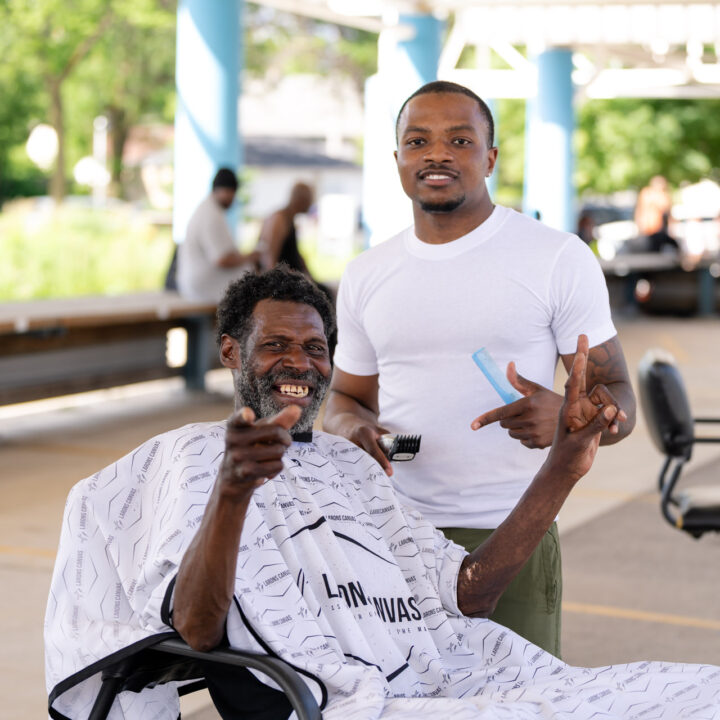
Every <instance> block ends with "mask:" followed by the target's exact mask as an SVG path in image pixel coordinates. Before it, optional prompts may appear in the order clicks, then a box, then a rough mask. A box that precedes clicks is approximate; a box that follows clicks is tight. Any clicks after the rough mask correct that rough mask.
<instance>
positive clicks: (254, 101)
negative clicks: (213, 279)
mask: <svg viewBox="0 0 720 720" xmlns="http://www.w3.org/2000/svg"><path fill="white" fill-rule="evenodd" d="M239 102H240V122H241V128H240V132H241V133H242V138H243V159H242V162H241V163H240V165H241V168H242V170H241V173H242V177H243V181H244V185H243V189H242V191H241V197H242V200H243V211H242V215H243V219H244V221H246V222H247V221H250V222H251V224H252V221H253V220H260V219H262V218H264V217H265V216H267V215H268V214H269V213H271V212H272V211H274V210H276V209H278V208H280V207H282V206H283V205H285V203H286V202H287V200H288V197H289V194H290V189H291V187H292V186H293V184H294V183H295V182H297V181H303V182H307V183H308V184H310V185H312V186H313V187H314V188H315V199H316V204H315V208H314V210H313V211H312V212H311V217H310V218H309V219H308V220H307V221H306V222H305V223H303V224H301V227H300V234H301V237H302V233H303V231H306V232H310V233H312V234H314V235H316V237H317V241H318V244H319V245H320V246H321V249H322V252H325V253H330V254H337V255H344V254H346V253H347V252H348V251H349V250H350V249H351V247H352V246H356V245H357V244H358V243H359V244H360V245H361V246H362V245H363V244H364V241H363V238H362V236H361V234H360V232H359V217H360V208H361V202H362V195H361V193H362V167H361V165H360V163H359V158H360V156H361V150H360V143H361V138H362V132H363V108H362V97H361V94H360V92H359V91H358V90H357V89H356V87H355V86H354V85H353V83H352V82H351V81H350V80H343V79H342V78H325V77H321V76H317V75H289V76H286V77H284V78H282V79H281V80H280V81H279V82H278V83H277V84H276V85H274V86H272V87H270V86H268V85H267V84H266V83H264V82H262V81H259V80H249V81H248V82H247V83H246V86H245V87H244V91H243V95H242V96H241V98H240V101H239ZM172 135H173V133H172V127H169V126H138V127H136V128H133V129H132V131H131V134H130V137H129V139H128V142H127V143H126V149H125V154H124V166H125V173H126V179H127V181H128V182H127V187H128V188H129V190H130V196H131V199H133V200H135V201H136V202H143V203H144V204H147V205H149V206H150V207H151V208H152V209H153V210H155V211H158V212H161V213H167V212H169V211H171V209H172Z"/></svg>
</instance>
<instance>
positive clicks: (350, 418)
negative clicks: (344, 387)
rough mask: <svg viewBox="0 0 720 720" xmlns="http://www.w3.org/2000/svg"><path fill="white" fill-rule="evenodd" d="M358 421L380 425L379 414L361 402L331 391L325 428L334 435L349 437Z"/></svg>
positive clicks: (324, 418) (326, 409)
mask: <svg viewBox="0 0 720 720" xmlns="http://www.w3.org/2000/svg"><path fill="white" fill-rule="evenodd" d="M358 421H360V422H364V423H370V424H372V425H377V424H378V414H377V412H375V411H374V410H371V409H370V408H368V407H366V406H365V405H363V404H362V403H361V402H360V401H359V400H356V399H355V398H354V397H351V396H350V395H347V394H345V393H343V392H340V391H339V390H330V392H329V393H328V401H327V407H326V408H325V415H324V416H323V428H324V429H325V430H327V432H330V433H333V434H334V435H341V436H342V437H348V435H349V434H350V432H351V430H352V428H353V427H354V426H355V425H357V423H358Z"/></svg>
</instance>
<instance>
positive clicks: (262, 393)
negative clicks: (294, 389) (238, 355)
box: [234, 357, 330, 432]
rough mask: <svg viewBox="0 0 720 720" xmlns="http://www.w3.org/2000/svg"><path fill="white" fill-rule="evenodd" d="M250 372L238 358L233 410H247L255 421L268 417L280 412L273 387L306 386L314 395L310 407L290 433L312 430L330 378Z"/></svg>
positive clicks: (246, 361) (313, 373)
mask: <svg viewBox="0 0 720 720" xmlns="http://www.w3.org/2000/svg"><path fill="white" fill-rule="evenodd" d="M249 368H250V362H249V358H245V357H243V358H242V369H241V370H239V371H238V372H237V373H235V378H234V383H235V395H236V401H235V402H236V407H237V408H240V407H243V406H247V407H249V408H250V409H251V410H252V411H253V412H254V413H255V415H256V416H257V417H258V418H263V417H270V416H271V415H274V414H275V413H277V412H279V411H280V410H281V409H282V407H283V406H282V405H279V404H277V403H276V401H275V398H274V396H273V386H277V385H280V384H282V383H283V382H287V383H292V382H301V381H305V382H307V383H310V384H311V386H312V387H313V388H314V392H313V394H312V397H311V399H310V404H309V405H308V406H307V407H304V408H303V409H302V415H301V416H300V419H299V420H298V421H297V423H295V425H293V427H292V429H291V432H308V431H310V430H312V426H313V423H314V422H315V418H316V417H317V414H318V412H319V411H320V405H321V404H322V401H323V398H324V397H325V393H326V392H327V388H328V385H329V384H330V378H326V377H323V376H322V375H321V374H320V373H319V372H317V370H306V371H305V372H293V371H291V370H282V371H280V372H270V373H268V374H267V375H254V374H253V373H252V371H251V370H250V369H249Z"/></svg>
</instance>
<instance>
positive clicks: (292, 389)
mask: <svg viewBox="0 0 720 720" xmlns="http://www.w3.org/2000/svg"><path fill="white" fill-rule="evenodd" d="M280 392H281V393H282V394H283V395H291V396H292V397H298V398H301V397H305V396H306V395H307V394H308V388H307V386H305V385H281V386H280Z"/></svg>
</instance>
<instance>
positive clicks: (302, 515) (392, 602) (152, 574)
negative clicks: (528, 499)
mask: <svg viewBox="0 0 720 720" xmlns="http://www.w3.org/2000/svg"><path fill="white" fill-rule="evenodd" d="M224 437H225V425H224V423H217V424H212V423H205V424H197V425H189V426H186V427H183V428H180V429H178V430H174V431H172V432H169V433H166V434H164V435H160V436H158V437H156V438H154V439H152V440H150V441H148V442H147V443H145V444H144V445H142V446H141V447H139V448H138V449H136V450H134V451H133V452H131V453H130V454H129V455H127V456H126V457H124V458H122V459H121V460H119V461H118V462H116V463H115V464H113V465H111V466H109V467H107V468H105V469H104V470H102V471H100V472H99V473H97V474H96V475H93V476H92V477H90V478H88V479H86V480H83V481H82V482H80V483H78V484H77V485H76V486H75V487H74V488H73V489H72V491H71V493H70V496H69V498H68V502H67V506H66V510H65V516H64V520H63V527H62V536H61V541H60V547H59V551H58V557H57V562H56V565H55V573H54V576H53V581H52V586H51V590H50V598H49V601H48V608H47V616H46V623H45V643H46V673H47V684H48V692H50V695H51V703H52V707H51V715H52V717H55V718H86V717H87V715H88V713H89V710H90V708H91V707H92V703H93V700H94V697H95V695H96V693H97V691H98V688H99V686H100V670H101V669H102V667H103V665H104V664H108V663H109V662H110V661H112V660H113V659H116V658H118V657H120V656H121V655H122V654H123V653H126V652H127V648H128V647H131V646H134V647H141V646H143V644H147V643H149V642H152V640H153V638H154V637H155V636H157V635H158V634H162V633H167V632H168V631H170V630H171V629H172V628H171V626H170V624H169V623H171V613H172V611H171V607H172V588H173V584H174V578H175V575H176V573H177V569H178V566H179V564H180V561H181V559H182V557H183V553H184V552H185V550H186V549H187V547H188V544H189V543H190V540H191V539H192V537H193V534H194V532H195V531H196V529H197V527H198V525H199V523H200V520H201V518H202V515H203V511H204V509H205V505H206V503H207V500H208V498H209V496H210V493H211V490H212V487H213V483H214V480H215V476H216V473H217V469H218V466H219V463H220V460H221V458H222V455H223V451H224ZM284 464H285V468H284V471H283V472H282V473H281V474H280V475H278V476H277V477H276V478H274V479H272V480H269V481H268V482H266V483H265V484H264V485H263V486H262V487H260V488H258V489H257V490H256V491H255V493H254V495H253V500H252V503H251V505H250V508H249V510H248V514H247V517H246V519H245V525H244V529H243V534H242V539H241V547H240V551H239V555H238V561H237V575H236V582H235V597H234V602H233V603H232V605H231V609H230V613H229V616H228V620H227V634H228V638H229V641H230V644H231V645H232V646H234V647H237V648H240V649H243V650H251V651H260V652H268V653H271V654H275V655H277V656H279V657H281V658H283V659H284V660H286V661H287V662H288V663H290V664H291V665H293V666H294V667H295V668H296V669H298V670H299V671H300V673H301V676H302V677H303V678H304V679H305V681H306V682H307V683H308V686H309V687H310V689H311V691H312V692H313V693H314V694H315V696H316V698H317V700H318V702H319V703H320V704H321V707H322V709H323V717H324V718H325V719H326V720H338V719H340V720H373V719H375V718H382V719H384V720H399V719H400V718H403V719H404V718H407V719H408V720H409V719H410V718H412V719H413V720H418V719H422V718H427V719H428V720H430V719H432V720H438V718H450V717H452V718H453V720H464V719H465V718H467V720H471V719H472V720H487V719H490V718H493V719H498V720H503V719H505V718H508V719H510V718H512V719H513V720H517V719H518V718H533V719H536V718H547V719H548V720H550V718H553V719H555V720H559V719H563V718H567V719H570V718H572V720H585V719H587V720H589V719H590V718H593V719H601V718H605V719H609V718H627V719H631V718H637V719H638V720H640V719H643V720H646V719H649V718H653V719H658V718H663V719H665V720H677V719H678V718H683V719H688V718H698V719H703V720H711V719H715V720H720V668H718V667H713V666H701V665H681V664H670V663H659V662H643V663H633V664H629V665H614V666H609V667H602V668H593V669H586V668H574V667H570V666H568V665H565V664H564V663H563V662H561V661H560V660H558V659H557V658H555V657H553V656H552V655H550V654H548V653H546V652H544V651H543V650H541V649H540V648H538V647H536V646H535V645H532V644H531V643H529V642H527V641H526V640H524V639H523V638H521V637H519V636H518V635H516V634H514V633H513V632H511V631H509V630H507V629H505V628H503V627H502V626H500V625H497V624H495V623H493V622H491V621H489V620H475V619H470V618H466V617H464V616H462V615H460V613H459V611H458V608H457V604H456V599H455V598H456V578H457V573H458V569H459V567H460V563H461V562H462V559H463V557H464V555H465V551H464V550H463V549H462V548H460V547H458V546H457V545H454V544H453V543H451V542H449V541H448V540H446V539H445V538H444V537H443V536H442V535H441V534H440V533H439V532H438V531H436V530H435V529H434V528H433V527H432V526H431V525H430V524H429V523H428V522H426V521H425V520H423V519H422V518H421V517H420V516H419V515H418V514H416V513H414V512H411V511H408V510H405V509H403V508H402V507H400V506H399V504H398V501H397V498H396V496H395V494H394V492H393V490H392V488H391V485H390V482H389V481H388V478H387V477H386V476H385V474H384V473H383V472H382V470H381V469H380V467H379V466H378V465H377V464H376V463H375V461H374V460H372V458H370V456H369V455H367V454H366V453H364V452H363V451H361V450H360V449H358V448H357V447H355V446H354V445H352V444H350V443H349V442H347V441H345V440H343V439H340V438H337V437H334V436H332V435H327V434H325V433H321V432H315V433H314V434H313V442H308V443H300V442H295V443H293V445H292V446H291V447H290V449H289V450H288V452H287V454H286V456H285V460H284ZM108 658H110V660H108ZM260 677H261V679H263V680H265V681H266V682H270V681H269V680H267V678H263V677H262V676H260ZM178 708H179V705H178V696H177V690H176V686H175V684H174V683H168V684H164V685H159V686H157V687H155V688H152V689H145V690H143V691H142V692H140V693H133V692H123V693H121V694H120V695H119V696H118V698H117V699H116V701H115V704H114V706H113V709H112V711H111V716H110V717H111V718H131V719H135V718H138V719H145V718H158V719H165V718H167V720H176V718H177V716H178Z"/></svg>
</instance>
